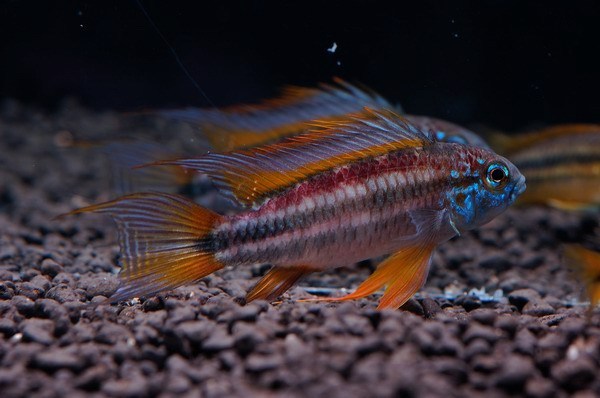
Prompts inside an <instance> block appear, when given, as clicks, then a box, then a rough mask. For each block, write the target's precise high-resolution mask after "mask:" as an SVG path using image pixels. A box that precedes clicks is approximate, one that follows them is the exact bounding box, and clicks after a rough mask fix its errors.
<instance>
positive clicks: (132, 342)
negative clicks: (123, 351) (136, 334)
mask: <svg viewBox="0 0 600 398" xmlns="http://www.w3.org/2000/svg"><path fill="white" fill-rule="evenodd" d="M127 346H129V347H133V346H135V339H134V338H133V337H129V338H128V339H127Z"/></svg>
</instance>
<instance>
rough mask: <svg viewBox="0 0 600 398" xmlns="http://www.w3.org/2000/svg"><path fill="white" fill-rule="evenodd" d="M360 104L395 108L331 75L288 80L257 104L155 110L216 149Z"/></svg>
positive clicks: (269, 138)
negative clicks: (313, 83) (302, 83)
mask: <svg viewBox="0 0 600 398" xmlns="http://www.w3.org/2000/svg"><path fill="white" fill-rule="evenodd" d="M364 107H370V108H374V109H395V110H397V111H400V107H399V106H396V107H395V106H394V105H392V104H391V103H389V102H388V101H387V100H386V99H385V98H383V97H382V96H380V95H379V94H377V93H375V92H374V91H372V90H370V89H368V88H360V87H357V86H355V85H352V84H350V83H348V82H345V81H344V80H342V79H339V78H334V84H333V85H330V84H320V85H319V87H297V86H287V87H285V88H284V89H283V93H282V95H281V96H279V97H276V98H271V99H267V100H265V101H263V102H262V103H259V104H243V105H236V106H231V107H227V108H222V109H204V108H192V107H191V108H186V109H170V110H160V111H156V114H157V115H159V116H162V117H166V118H171V119H176V120H179V121H183V122H187V123H190V124H192V125H194V126H195V127H196V128H197V129H198V130H199V131H200V132H201V134H202V136H203V137H204V138H205V139H207V140H208V142H209V143H210V145H211V146H212V148H213V149H215V150H217V151H231V150H234V149H240V148H247V147H252V146H257V145H261V144H266V143H270V142H274V141H277V140H280V139H282V138H285V137H289V136H293V135H296V134H300V133H302V132H305V131H306V130H307V129H308V126H307V123H308V122H310V121H312V120H316V119H320V120H328V119H335V118H339V117H340V116H343V115H346V114H350V113H355V112H358V111H360V110H362V109H363V108H364Z"/></svg>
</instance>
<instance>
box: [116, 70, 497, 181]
mask: <svg viewBox="0 0 600 398" xmlns="http://www.w3.org/2000/svg"><path fill="white" fill-rule="evenodd" d="M364 107H368V108H370V109H382V110H385V109H392V110H394V111H396V112H401V111H402V108H401V107H400V106H399V105H396V106H393V105H391V103H390V102H389V101H387V100H386V99H385V98H384V97H382V96H381V95H379V94H378V93H376V92H375V91H374V90H371V89H369V88H366V87H365V88H359V87H358V86H355V85H352V84H350V83H348V82H346V81H344V80H342V79H339V78H334V84H324V83H323V84H320V85H319V87H295V86H288V87H285V88H284V90H283V95H281V96H280V97H277V98H271V99H267V100H265V101H263V102H262V103H260V104H254V105H236V106H232V107H228V108H224V109H201V108H185V109H170V110H158V111H155V112H154V114H156V115H159V116H162V117H165V118H170V119H175V120H179V121H183V122H186V123H189V124H191V125H193V126H195V128H196V129H197V130H198V131H199V132H200V135H201V138H204V139H205V140H206V141H207V142H206V144H208V147H209V148H210V149H212V150H216V151H220V152H224V151H231V150H237V149H246V148H251V147H253V146H258V145H265V144H270V143H275V142H277V141H280V140H282V139H286V138H289V137H292V136H295V135H298V134H302V133H304V132H307V131H309V130H311V129H312V130H313V131H318V130H317V129H315V127H318V126H314V125H312V121H313V119H315V118H317V117H318V118H320V120H321V122H323V121H326V120H335V119H340V118H343V117H344V115H347V114H350V113H356V112H358V111H362V109H363V108H364ZM403 116H404V117H405V118H407V119H408V120H409V121H410V122H411V123H412V124H413V125H415V126H416V127H417V128H419V129H420V130H423V131H424V132H426V133H427V134H430V135H432V136H435V138H436V139H437V140H438V141H446V142H456V143H462V144H470V145H476V146H480V147H482V148H489V146H488V144H487V143H486V142H485V141H484V139H483V138H481V137H480V136H479V135H477V134H476V133H474V132H472V131H470V130H468V129H466V128H464V127H462V126H459V125H457V124H454V123H451V122H448V121H445V120H442V119H438V118H434V117H430V116H419V115H407V114H405V115H403ZM135 145H136V142H128V143H124V144H123V143H120V142H116V143H112V144H111V145H110V146H109V147H108V151H107V153H109V155H110V164H111V167H112V168H113V169H114V170H116V173H115V174H116V175H118V176H123V177H125V178H123V180H124V181H118V180H117V181H116V184H115V185H116V186H118V187H146V188H155V187H161V186H162V187H161V188H162V189H161V191H165V192H179V191H180V190H181V189H180V188H178V186H179V185H178V184H184V186H186V187H193V181H192V179H191V177H190V175H185V174H183V173H182V172H181V170H180V169H178V168H171V169H165V170H162V172H161V173H152V174H150V173H149V172H146V171H144V170H141V171H144V173H142V174H140V178H139V179H136V178H135V173H132V172H131V169H132V167H133V166H135V165H139V164H143V163H148V162H150V161H151V160H160V158H161V155H163V153H165V150H166V148H164V146H158V145H155V146H156V147H157V148H150V149H151V150H149V143H147V142H141V144H140V145H139V146H140V147H139V148H135ZM167 157H168V158H175V157H177V156H175V155H174V154H169V156H165V157H163V158H167ZM180 157H181V156H180ZM169 171H170V172H171V173H169ZM119 192H121V193H126V192H128V191H127V190H123V189H120V190H119ZM129 192H133V189H130V190H129Z"/></svg>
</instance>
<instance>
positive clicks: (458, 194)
mask: <svg viewBox="0 0 600 398" xmlns="http://www.w3.org/2000/svg"><path fill="white" fill-rule="evenodd" d="M469 174H470V175H468V176H466V177H475V178H473V179H472V181H473V182H472V183H471V184H469V185H466V186H459V187H454V188H453V189H451V190H450V191H449V192H448V194H447V196H446V199H447V203H448V205H449V207H450V210H451V214H452V219H453V221H454V223H455V225H456V226H457V227H458V228H459V229H470V228H474V227H476V226H478V225H481V224H484V223H486V222H487V221H489V220H491V219H492V218H493V217H495V216H496V215H498V214H499V213H501V212H502V211H503V210H504V209H505V208H506V207H507V206H508V205H510V204H511V203H512V202H513V201H514V199H515V195H513V190H514V189H515V184H516V181H514V180H513V181H511V180H512V178H510V175H509V170H508V167H506V166H505V165H504V164H503V163H500V162H493V163H490V164H489V165H488V166H487V167H486V170H485V175H483V176H481V178H478V176H479V174H480V173H479V171H476V172H474V173H469Z"/></svg>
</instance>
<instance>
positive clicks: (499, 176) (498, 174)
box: [490, 168, 506, 182]
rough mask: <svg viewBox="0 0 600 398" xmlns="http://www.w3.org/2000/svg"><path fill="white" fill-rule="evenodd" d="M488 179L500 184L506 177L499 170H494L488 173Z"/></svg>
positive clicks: (502, 171)
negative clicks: (490, 178)
mask: <svg viewBox="0 0 600 398" xmlns="http://www.w3.org/2000/svg"><path fill="white" fill-rule="evenodd" d="M490 177H492V181H494V182H500V181H502V180H503V179H504V177H506V175H505V174H504V170H502V169H501V168H495V169H493V170H492V172H491V173H490Z"/></svg>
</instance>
